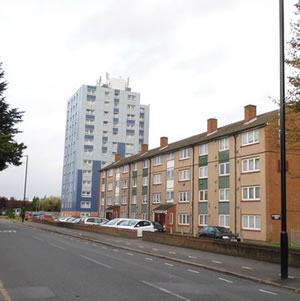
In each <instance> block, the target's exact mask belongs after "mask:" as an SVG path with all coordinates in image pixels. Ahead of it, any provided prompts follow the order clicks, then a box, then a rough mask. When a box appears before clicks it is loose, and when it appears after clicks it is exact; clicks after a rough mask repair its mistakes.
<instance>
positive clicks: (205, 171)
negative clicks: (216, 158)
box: [199, 166, 208, 179]
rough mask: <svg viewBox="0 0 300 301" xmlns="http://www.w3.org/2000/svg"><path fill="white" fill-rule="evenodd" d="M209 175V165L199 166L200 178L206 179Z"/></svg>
mask: <svg viewBox="0 0 300 301" xmlns="http://www.w3.org/2000/svg"><path fill="white" fill-rule="evenodd" d="M207 177H208V166H201V167H199V178H200V179H204V178H207Z"/></svg>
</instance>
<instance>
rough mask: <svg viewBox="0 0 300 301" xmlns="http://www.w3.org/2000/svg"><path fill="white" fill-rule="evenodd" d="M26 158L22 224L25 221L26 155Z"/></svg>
mask: <svg viewBox="0 0 300 301" xmlns="http://www.w3.org/2000/svg"><path fill="white" fill-rule="evenodd" d="M24 157H26V165H25V181H24V196H23V210H22V222H23V223H24V219H25V204H26V203H25V201H26V186H27V169H28V155H25V156H24Z"/></svg>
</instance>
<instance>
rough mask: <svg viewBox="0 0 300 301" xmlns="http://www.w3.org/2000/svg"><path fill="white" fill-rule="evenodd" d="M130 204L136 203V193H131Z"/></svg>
mask: <svg viewBox="0 0 300 301" xmlns="http://www.w3.org/2000/svg"><path fill="white" fill-rule="evenodd" d="M131 204H132V205H136V195H133V196H132V197H131Z"/></svg>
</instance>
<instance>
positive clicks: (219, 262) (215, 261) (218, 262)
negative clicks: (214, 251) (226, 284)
mask: <svg viewBox="0 0 300 301" xmlns="http://www.w3.org/2000/svg"><path fill="white" fill-rule="evenodd" d="M212 262H213V263H217V264H222V263H223V262H222V261H218V260H212Z"/></svg>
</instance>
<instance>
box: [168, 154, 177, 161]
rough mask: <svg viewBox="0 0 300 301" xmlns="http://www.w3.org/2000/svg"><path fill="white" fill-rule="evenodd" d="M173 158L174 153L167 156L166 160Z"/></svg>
mask: <svg viewBox="0 0 300 301" xmlns="http://www.w3.org/2000/svg"><path fill="white" fill-rule="evenodd" d="M174 158H175V155H174V153H170V154H168V155H167V160H174Z"/></svg>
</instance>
